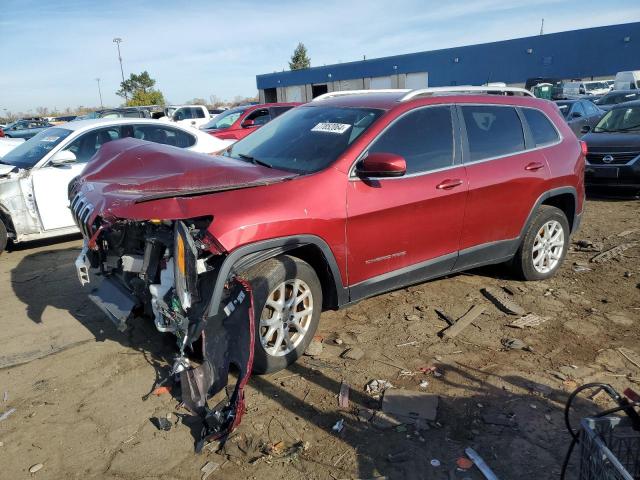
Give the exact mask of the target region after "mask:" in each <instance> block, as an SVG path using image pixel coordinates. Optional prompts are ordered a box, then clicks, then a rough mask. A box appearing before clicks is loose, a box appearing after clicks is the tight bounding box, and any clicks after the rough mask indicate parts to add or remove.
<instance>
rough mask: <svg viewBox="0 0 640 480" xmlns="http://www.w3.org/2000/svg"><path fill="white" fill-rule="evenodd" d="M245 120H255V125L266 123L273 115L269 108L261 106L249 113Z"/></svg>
mask: <svg viewBox="0 0 640 480" xmlns="http://www.w3.org/2000/svg"><path fill="white" fill-rule="evenodd" d="M245 120H253V122H254V124H255V125H264V124H265V123H268V122H269V120H271V115H269V109H267V108H260V109H258V110H256V111H254V112H251V113H250V114H249V115H247V118H246V119H245Z"/></svg>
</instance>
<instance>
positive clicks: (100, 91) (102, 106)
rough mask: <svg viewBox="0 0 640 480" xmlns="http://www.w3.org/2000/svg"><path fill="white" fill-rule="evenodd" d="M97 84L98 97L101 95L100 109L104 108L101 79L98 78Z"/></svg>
mask: <svg viewBox="0 0 640 480" xmlns="http://www.w3.org/2000/svg"><path fill="white" fill-rule="evenodd" d="M96 82H98V95H100V108H104V105H102V90H100V78H96Z"/></svg>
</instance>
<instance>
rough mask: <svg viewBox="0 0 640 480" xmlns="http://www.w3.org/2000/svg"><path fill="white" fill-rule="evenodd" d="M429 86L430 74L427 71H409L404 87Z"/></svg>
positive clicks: (412, 88) (414, 88)
mask: <svg viewBox="0 0 640 480" xmlns="http://www.w3.org/2000/svg"><path fill="white" fill-rule="evenodd" d="M428 86H429V74H428V73H427V72H416V73H407V78H406V79H405V81H404V87H405V88H410V89H411V90H416V89H418V88H427V87H428Z"/></svg>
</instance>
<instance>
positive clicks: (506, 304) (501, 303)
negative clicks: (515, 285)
mask: <svg viewBox="0 0 640 480" xmlns="http://www.w3.org/2000/svg"><path fill="white" fill-rule="evenodd" d="M481 292H482V294H483V295H484V296H485V297H487V298H488V299H489V300H491V302H492V303H493V304H494V305H495V306H496V307H498V308H499V309H500V310H502V311H503V312H505V313H508V314H509V315H524V314H525V313H526V312H525V311H524V308H522V307H521V306H520V305H518V304H517V303H516V302H514V301H513V300H511V299H510V298H509V297H508V296H507V295H506V294H505V292H503V291H500V290H498V289H496V288H492V287H486V288H483V289H482V290H481Z"/></svg>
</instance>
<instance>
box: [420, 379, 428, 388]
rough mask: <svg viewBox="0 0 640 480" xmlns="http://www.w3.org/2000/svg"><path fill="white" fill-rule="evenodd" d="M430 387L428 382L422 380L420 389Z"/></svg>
mask: <svg viewBox="0 0 640 480" xmlns="http://www.w3.org/2000/svg"><path fill="white" fill-rule="evenodd" d="M428 386H429V382H427V381H426V380H422V381H421V382H420V388H427V387H428Z"/></svg>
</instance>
